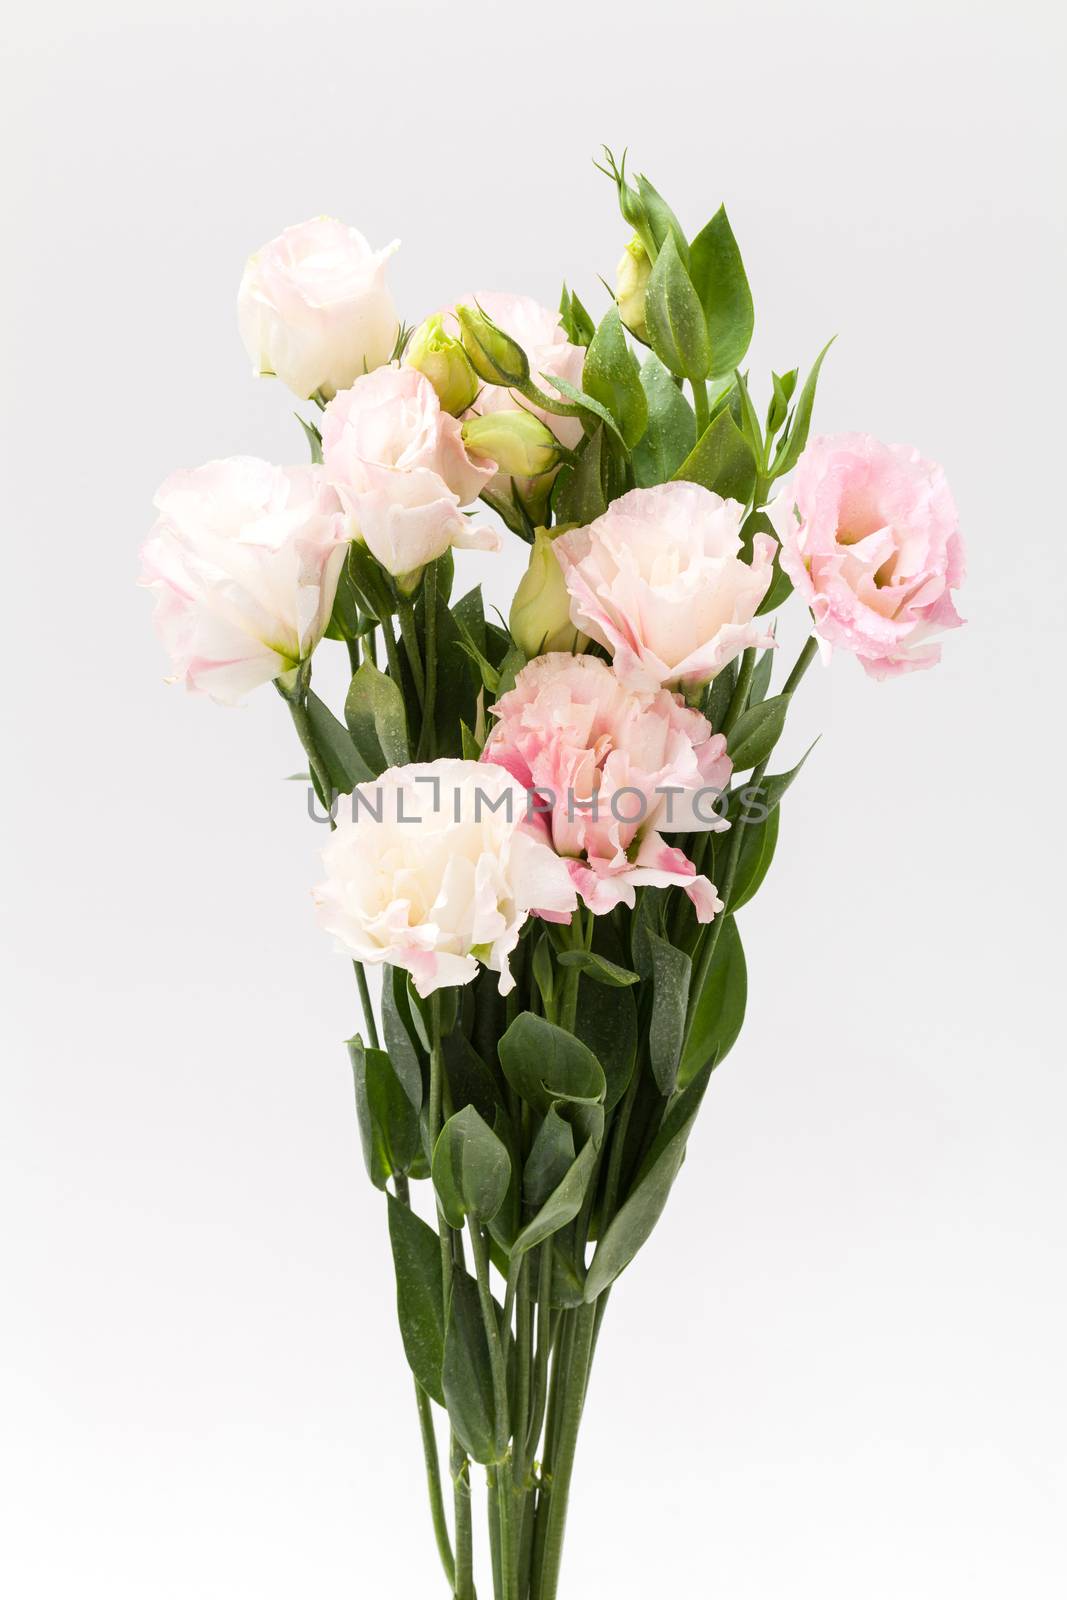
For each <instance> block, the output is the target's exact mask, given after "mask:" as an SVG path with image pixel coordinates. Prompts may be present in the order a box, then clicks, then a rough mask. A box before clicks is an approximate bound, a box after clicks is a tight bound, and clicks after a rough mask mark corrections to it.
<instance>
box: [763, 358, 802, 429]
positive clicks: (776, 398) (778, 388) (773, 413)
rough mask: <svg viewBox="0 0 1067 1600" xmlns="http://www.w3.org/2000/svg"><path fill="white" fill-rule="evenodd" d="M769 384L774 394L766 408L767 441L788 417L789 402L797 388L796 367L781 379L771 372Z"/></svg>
mask: <svg viewBox="0 0 1067 1600" xmlns="http://www.w3.org/2000/svg"><path fill="white" fill-rule="evenodd" d="M771 383H772V384H773V386H774V393H773V394H772V396H771V403H770V405H769V406H768V407H767V437H768V438H769V439H773V438H774V435H775V434H776V433H777V432H778V429H779V428H780V427H781V426H782V424H783V423H784V422H785V420H786V418H787V417H788V415H789V402H790V400H791V399H792V398H793V390H794V389H795V388H796V386H797V369H796V367H794V368H793V370H792V371H791V372H787V373H785V374H784V375H783V376H782V377H779V375H778V373H777V372H772V373H771Z"/></svg>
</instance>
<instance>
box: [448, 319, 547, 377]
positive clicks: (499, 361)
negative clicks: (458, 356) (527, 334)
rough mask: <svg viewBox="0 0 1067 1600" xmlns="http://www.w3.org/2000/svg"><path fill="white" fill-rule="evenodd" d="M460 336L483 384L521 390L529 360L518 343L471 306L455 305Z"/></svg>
mask: <svg viewBox="0 0 1067 1600" xmlns="http://www.w3.org/2000/svg"><path fill="white" fill-rule="evenodd" d="M456 317H457V320H458V321H459V326H460V337H461V338H462V340H463V348H464V350H465V351H466V352H467V355H468V357H469V359H470V364H471V366H472V367H473V368H474V370H475V372H476V373H477V374H478V376H479V378H481V379H482V381H483V383H495V384H499V385H500V386H502V387H503V388H505V389H521V388H522V386H523V384H525V383H528V382H529V379H530V363H529V362H528V361H527V359H526V351H525V350H524V349H523V348H522V345H521V344H516V342H515V340H514V339H512V338H509V336H508V335H507V334H506V333H505V332H504V331H503V329H502V328H498V327H497V325H496V323H495V322H493V321H491V320H490V318H489V317H487V316H486V314H485V312H484V311H479V310H477V309H476V308H475V307H472V306H457V307H456Z"/></svg>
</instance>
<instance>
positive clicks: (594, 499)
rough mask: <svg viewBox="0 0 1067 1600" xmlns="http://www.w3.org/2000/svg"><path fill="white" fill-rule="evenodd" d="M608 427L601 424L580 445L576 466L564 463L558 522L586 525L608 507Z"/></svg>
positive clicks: (557, 493)
mask: <svg viewBox="0 0 1067 1600" xmlns="http://www.w3.org/2000/svg"><path fill="white" fill-rule="evenodd" d="M603 458H604V430H603V428H597V430H596V432H595V433H592V434H590V435H589V437H588V439H586V441H585V443H584V444H583V445H581V446H580V448H579V451H578V459H577V460H576V461H575V463H574V465H573V466H569V467H564V468H563V470H562V472H561V473H560V474H559V477H558V478H557V480H556V486H555V489H554V491H553V495H552V509H553V513H554V515H555V519H556V521H557V522H576V523H578V525H579V526H580V527H583V528H584V527H586V526H587V525H588V524H589V523H590V522H595V521H596V519H597V517H602V516H603V515H604V512H605V511H606V510H607V509H608V500H607V496H606V494H605V493H604V459H603Z"/></svg>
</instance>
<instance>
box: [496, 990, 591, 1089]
mask: <svg viewBox="0 0 1067 1600" xmlns="http://www.w3.org/2000/svg"><path fill="white" fill-rule="evenodd" d="M498 1053H499V1056H500V1065H501V1067H502V1068H503V1071H504V1076H505V1077H506V1078H507V1080H508V1082H509V1083H510V1084H511V1087H512V1088H513V1089H514V1090H515V1092H516V1094H517V1095H519V1097H520V1098H521V1099H523V1100H525V1101H526V1102H527V1104H528V1105H531V1106H534V1107H535V1108H536V1109H537V1110H539V1111H547V1110H548V1108H549V1106H550V1105H551V1104H552V1102H553V1100H578V1101H584V1102H588V1103H595V1102H597V1101H603V1099H604V1094H605V1090H606V1088H607V1084H606V1082H605V1079H604V1069H603V1067H602V1066H601V1065H600V1062H599V1061H598V1060H597V1058H596V1056H595V1055H594V1054H593V1052H592V1051H591V1050H589V1049H588V1048H587V1047H586V1046H585V1045H584V1044H582V1042H581V1040H580V1039H576V1038H575V1037H574V1035H573V1034H571V1033H567V1032H566V1031H565V1030H564V1029H563V1028H557V1027H556V1025H555V1023H553V1022H548V1021H546V1019H545V1018H544V1017H537V1016H534V1014H533V1012H532V1011H523V1012H521V1013H520V1014H519V1016H517V1017H516V1018H515V1021H514V1022H513V1023H512V1024H511V1027H510V1028H509V1029H508V1031H507V1032H506V1033H505V1035H504V1037H503V1038H502V1039H501V1041H500V1044H499V1047H498Z"/></svg>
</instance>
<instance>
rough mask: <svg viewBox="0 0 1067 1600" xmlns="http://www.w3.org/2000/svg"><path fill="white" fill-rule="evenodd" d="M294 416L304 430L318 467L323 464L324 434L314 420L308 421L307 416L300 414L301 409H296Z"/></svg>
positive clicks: (312, 457)
mask: <svg viewBox="0 0 1067 1600" xmlns="http://www.w3.org/2000/svg"><path fill="white" fill-rule="evenodd" d="M293 416H294V417H295V418H296V420H297V422H299V424H300V426H301V427H302V428H303V430H304V437H305V439H306V440H307V442H308V449H309V450H310V451H311V460H312V462H313V463H314V465H315V466H317V467H318V466H321V465H322V434H321V433H320V432H319V430H318V428H316V426H315V424H314V423H313V422H308V421H307V419H306V418H304V417H302V416H301V415H300V413H299V411H294V412H293Z"/></svg>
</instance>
